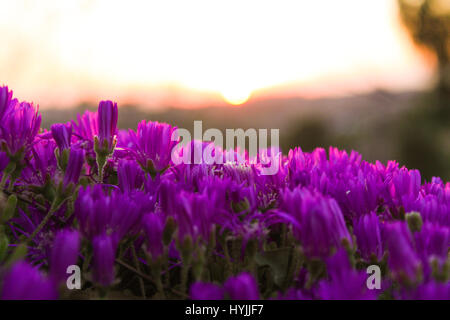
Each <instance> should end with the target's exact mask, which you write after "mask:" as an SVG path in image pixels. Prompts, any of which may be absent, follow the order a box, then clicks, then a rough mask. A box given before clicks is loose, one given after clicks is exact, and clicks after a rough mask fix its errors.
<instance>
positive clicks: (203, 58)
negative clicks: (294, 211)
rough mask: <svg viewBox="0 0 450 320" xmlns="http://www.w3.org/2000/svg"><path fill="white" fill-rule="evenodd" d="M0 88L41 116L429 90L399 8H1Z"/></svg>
mask: <svg viewBox="0 0 450 320" xmlns="http://www.w3.org/2000/svg"><path fill="white" fill-rule="evenodd" d="M0 8H1V10H0V39H1V43H2V45H1V46H0V84H2V83H3V84H7V85H9V86H10V87H11V88H12V89H13V90H14V92H15V95H16V96H18V97H20V98H21V99H24V100H31V101H35V102H37V103H39V104H40V106H41V108H45V107H53V106H58V107H66V106H72V105H75V104H77V103H80V102H83V101H98V100H99V99H103V98H108V99H114V100H116V101H118V102H119V103H138V104H140V105H142V106H145V107H161V106H167V105H175V106H181V107H195V106H199V105H205V104H211V103H215V104H225V103H227V102H228V103H234V104H239V103H241V102H244V101H246V100H247V99H248V98H249V97H254V98H257V97H265V96H270V97H286V96H304V97H317V96H329V95H341V94H355V93H360V92H366V91H369V90H372V89H376V88H386V89H390V90H411V89H421V88H424V87H426V86H427V85H429V83H430V81H431V77H432V70H431V66H430V64H429V63H428V62H427V61H426V60H425V58H424V57H423V55H422V54H421V53H419V52H418V51H417V50H416V48H415V47H414V45H413V44H412V43H411V41H410V39H409V38H408V37H407V35H406V32H405V30H404V28H403V27H402V26H401V23H400V21H399V19H398V12H397V7H396V1H395V0H376V1H374V0H342V1H335V0H316V1H301V0H297V1H282V0H281V1H280V0H273V1H264V0H257V1H249V0H246V1H244V0H240V1H234V0H226V1H225V0H222V1H214V0H204V1H195V0H194V1H173V0H165V1H130V0H128V1H111V0H80V1H61V0H40V1H31V0H28V1H27V0H14V1H11V0H0Z"/></svg>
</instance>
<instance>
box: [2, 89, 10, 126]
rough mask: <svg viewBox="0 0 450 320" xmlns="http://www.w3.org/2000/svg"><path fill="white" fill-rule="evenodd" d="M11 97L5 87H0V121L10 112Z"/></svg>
mask: <svg viewBox="0 0 450 320" xmlns="http://www.w3.org/2000/svg"><path fill="white" fill-rule="evenodd" d="M12 95H13V92H12V91H9V90H8V87H7V86H3V87H0V121H1V120H2V118H3V116H4V115H5V114H7V113H8V112H9V110H10V107H11V99H12Z"/></svg>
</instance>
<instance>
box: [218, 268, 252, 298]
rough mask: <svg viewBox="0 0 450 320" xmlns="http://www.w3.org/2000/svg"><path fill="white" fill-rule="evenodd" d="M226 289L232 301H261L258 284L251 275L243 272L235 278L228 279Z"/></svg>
mask: <svg viewBox="0 0 450 320" xmlns="http://www.w3.org/2000/svg"><path fill="white" fill-rule="evenodd" d="M224 288H225V290H226V292H227V294H228V296H229V297H230V298H231V299H232V300H258V299H259V291H258V284H257V283H256V280H255V278H254V277H253V276H252V275H251V274H250V273H246V272H243V273H240V274H238V275H237V276H235V277H231V278H228V280H227V281H226V282H225V284H224Z"/></svg>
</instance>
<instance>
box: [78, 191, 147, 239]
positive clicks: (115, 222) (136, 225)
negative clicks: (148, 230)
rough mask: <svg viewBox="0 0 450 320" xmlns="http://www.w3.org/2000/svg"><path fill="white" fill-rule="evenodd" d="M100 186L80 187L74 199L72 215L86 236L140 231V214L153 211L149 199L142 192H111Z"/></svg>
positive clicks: (115, 234)
mask: <svg viewBox="0 0 450 320" xmlns="http://www.w3.org/2000/svg"><path fill="white" fill-rule="evenodd" d="M103 188H104V187H103V186H102V185H93V186H88V187H85V188H81V189H80V191H79V195H78V198H77V200H76V201H75V216H76V217H77V219H78V221H79V223H80V230H81V231H82V232H83V234H84V235H85V236H87V237H88V238H90V239H92V238H93V237H95V236H97V235H100V234H103V233H105V232H111V233H112V235H114V236H115V237H116V239H118V240H119V239H121V238H122V237H124V236H125V235H133V234H135V233H136V232H138V231H140V228H141V221H142V217H143V215H144V214H145V213H147V212H150V211H152V210H153V209H154V208H152V207H151V204H152V202H151V199H149V197H148V196H147V195H146V194H145V193H143V192H137V191H136V192H133V193H130V194H124V193H122V192H121V191H120V190H117V189H116V190H113V191H111V192H110V193H108V192H105V191H104V190H103Z"/></svg>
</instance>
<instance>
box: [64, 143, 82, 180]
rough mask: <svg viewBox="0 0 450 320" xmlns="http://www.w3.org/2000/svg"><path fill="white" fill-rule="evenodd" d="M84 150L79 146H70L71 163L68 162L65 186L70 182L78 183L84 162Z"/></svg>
mask: <svg viewBox="0 0 450 320" xmlns="http://www.w3.org/2000/svg"><path fill="white" fill-rule="evenodd" d="M84 156H85V153H84V150H83V149H79V148H78V147H75V146H74V147H71V148H70V155H69V163H68V164H67V169H66V173H65V175H64V186H68V185H69V184H70V183H73V184H74V185H76V184H77V183H78V180H79V179H80V174H81V170H82V168H83V164H84Z"/></svg>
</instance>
